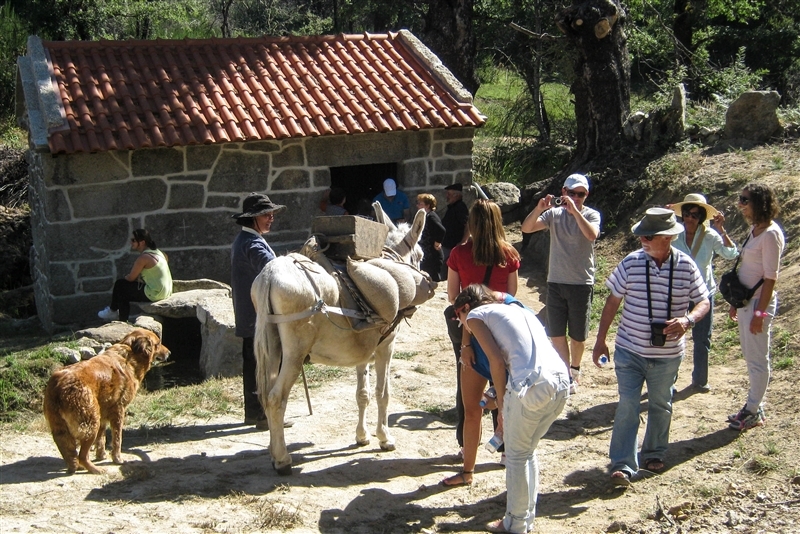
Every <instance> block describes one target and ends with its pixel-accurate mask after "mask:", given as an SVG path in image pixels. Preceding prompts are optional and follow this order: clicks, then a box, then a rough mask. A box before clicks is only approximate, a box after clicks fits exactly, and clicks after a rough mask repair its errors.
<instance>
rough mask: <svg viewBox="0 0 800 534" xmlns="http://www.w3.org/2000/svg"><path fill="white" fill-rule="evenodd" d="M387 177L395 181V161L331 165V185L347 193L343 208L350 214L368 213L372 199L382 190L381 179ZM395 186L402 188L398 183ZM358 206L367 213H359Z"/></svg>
mask: <svg viewBox="0 0 800 534" xmlns="http://www.w3.org/2000/svg"><path fill="white" fill-rule="evenodd" d="M387 178H394V179H395V181H397V163H373V164H372V165H351V166H348V167H331V187H341V188H342V189H344V192H345V194H346V195H347V200H345V202H344V209H346V210H347V212H348V213H350V214H351V215H359V214H361V215H369V210H370V209H371V206H370V205H371V204H372V199H373V198H375V196H376V195H377V194H378V193H380V192H381V191H383V181H384V180H385V179H387ZM397 187H398V188H399V189H402V184H400V183H398V184H397ZM359 206H361V211H362V212H363V211H364V210H367V213H361V212H360V211H359ZM365 206H366V207H365Z"/></svg>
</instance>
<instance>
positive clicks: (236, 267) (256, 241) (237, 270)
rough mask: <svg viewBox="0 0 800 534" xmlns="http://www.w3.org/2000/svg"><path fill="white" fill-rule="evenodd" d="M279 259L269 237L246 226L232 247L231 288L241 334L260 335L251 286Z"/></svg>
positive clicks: (237, 324)
mask: <svg viewBox="0 0 800 534" xmlns="http://www.w3.org/2000/svg"><path fill="white" fill-rule="evenodd" d="M274 259H275V252H274V251H273V250H272V248H271V247H270V246H269V245H268V244H267V241H266V240H265V239H264V238H263V237H261V236H260V235H258V234H256V233H255V232H251V231H249V230H248V229H246V228H242V231H241V232H239V235H237V236H236V240H235V241H234V242H233V246H232V247H231V290H232V294H233V313H234V315H235V317H236V331H235V334H236V336H237V337H254V336H255V335H256V310H255V308H254V307H253V301H252V300H250V287H251V286H252V285H253V280H255V279H256V276H258V274H259V273H260V272H261V271H262V270H263V269H264V266H265V265H266V264H267V263H269V262H270V261H272V260H274Z"/></svg>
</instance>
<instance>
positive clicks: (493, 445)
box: [486, 434, 503, 452]
mask: <svg viewBox="0 0 800 534" xmlns="http://www.w3.org/2000/svg"><path fill="white" fill-rule="evenodd" d="M502 444H503V437H502V436H499V435H497V434H495V435H494V436H492V439H490V440H489V441H487V442H486V450H487V451H489V452H497V449H499V448H500V445H502Z"/></svg>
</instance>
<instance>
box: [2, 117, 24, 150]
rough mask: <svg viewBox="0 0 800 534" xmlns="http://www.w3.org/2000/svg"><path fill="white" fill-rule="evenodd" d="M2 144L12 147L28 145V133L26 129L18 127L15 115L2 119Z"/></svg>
mask: <svg viewBox="0 0 800 534" xmlns="http://www.w3.org/2000/svg"><path fill="white" fill-rule="evenodd" d="M0 145H5V146H9V147H11V148H27V146H28V134H27V133H26V132H25V130H23V129H21V128H18V127H17V125H16V124H15V122H14V117H13V116H11V117H6V118H3V119H0Z"/></svg>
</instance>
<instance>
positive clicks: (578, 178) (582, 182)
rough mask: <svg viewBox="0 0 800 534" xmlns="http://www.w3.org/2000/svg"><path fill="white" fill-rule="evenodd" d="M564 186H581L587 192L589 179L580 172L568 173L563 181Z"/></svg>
mask: <svg viewBox="0 0 800 534" xmlns="http://www.w3.org/2000/svg"><path fill="white" fill-rule="evenodd" d="M564 187H566V188H567V189H575V188H576V187H583V188H584V189H586V192H587V193H588V192H589V179H588V178H586V177H585V176H584V175H582V174H570V175H569V176H567V179H566V181H565V182H564Z"/></svg>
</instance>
